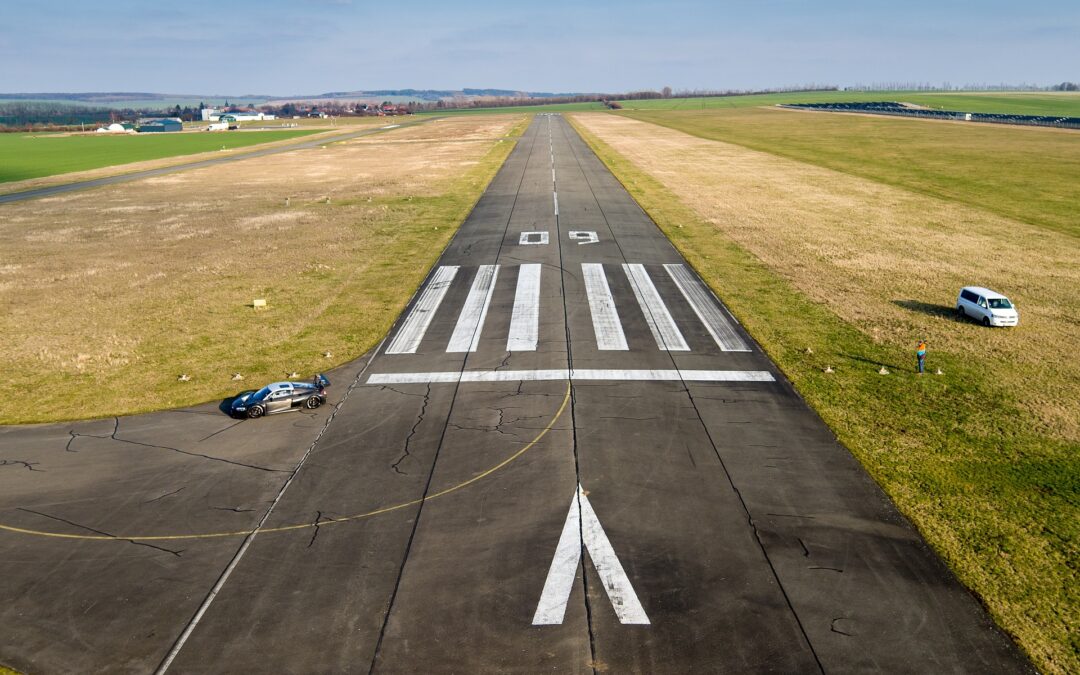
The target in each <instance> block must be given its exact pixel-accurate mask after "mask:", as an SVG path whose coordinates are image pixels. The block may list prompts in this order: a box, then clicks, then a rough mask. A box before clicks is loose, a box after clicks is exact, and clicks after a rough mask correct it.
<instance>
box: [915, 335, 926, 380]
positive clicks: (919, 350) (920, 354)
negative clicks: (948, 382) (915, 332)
mask: <svg viewBox="0 0 1080 675" xmlns="http://www.w3.org/2000/svg"><path fill="white" fill-rule="evenodd" d="M915 357H916V358H918V360H919V369H918V373H919V374H920V375H922V374H923V372H925V370H926V340H919V346H918V347H916V348H915Z"/></svg>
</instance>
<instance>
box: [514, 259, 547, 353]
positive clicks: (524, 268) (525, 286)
mask: <svg viewBox="0 0 1080 675" xmlns="http://www.w3.org/2000/svg"><path fill="white" fill-rule="evenodd" d="M541 269H542V266H541V265H534V264H530V265H519V266H518V280H517V291H516V292H515V294H514V311H513V313H512V314H511V315H510V336H509V337H508V338H507V339H506V351H508V352H535V351H536V341H537V339H538V337H539V334H540V271H541Z"/></svg>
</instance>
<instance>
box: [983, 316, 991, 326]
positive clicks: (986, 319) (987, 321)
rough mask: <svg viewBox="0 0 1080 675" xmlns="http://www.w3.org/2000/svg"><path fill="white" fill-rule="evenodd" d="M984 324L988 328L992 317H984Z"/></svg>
mask: <svg viewBox="0 0 1080 675" xmlns="http://www.w3.org/2000/svg"><path fill="white" fill-rule="evenodd" d="M983 325H984V326H986V327H987V328H989V327H990V317H988V316H984V317H983Z"/></svg>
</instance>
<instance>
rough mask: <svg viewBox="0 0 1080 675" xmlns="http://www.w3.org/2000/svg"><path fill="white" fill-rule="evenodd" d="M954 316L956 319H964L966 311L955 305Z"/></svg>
mask: <svg viewBox="0 0 1080 675" xmlns="http://www.w3.org/2000/svg"><path fill="white" fill-rule="evenodd" d="M956 318H957V319H966V318H967V312H965V311H964V308H963V307H961V306H960V305H957V306H956Z"/></svg>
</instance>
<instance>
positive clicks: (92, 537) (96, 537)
mask: <svg viewBox="0 0 1080 675" xmlns="http://www.w3.org/2000/svg"><path fill="white" fill-rule="evenodd" d="M569 403H570V383H569V382H567V383H566V395H565V396H563V400H562V404H560V405H559V409H558V410H556V411H555V416H554V417H552V418H551V421H550V422H548V425H547V426H546V427H544V429H543V430H542V431H541V432H540V433H539V434H537V435H536V438H534V439H532V440H531V441H529V443H528V444H527V445H526V446H525V447H524V448H522V449H521V450H518V451H517V452H515V453H514V454H512V455H510V456H509V457H507V458H506V459H504V460H503V461H501V462H499V463H498V464H496V465H495V466H493V467H491V468H489V469H487V470H486V471H484V472H482V473H480V474H478V475H476V476H473V477H472V478H470V479H469V480H467V481H464V482H461V483H458V484H457V485H454V486H452V487H448V488H446V489H445V490H441V491H439V492H436V493H435V494H432V495H428V496H427V497H423V498H420V499H414V500H412V501H409V502H403V503H401V504H395V505H394V506H385V507H383V508H380V509H375V510H374V511H368V512H366V513H357V514H355V515H352V516H345V517H344V518H335V519H334V520H325V521H321V522H319V523H318V525H316V524H315V523H302V524H299V525H282V526H281V527H265V528H263V529H261V530H259V533H260V534H266V533H270V532H289V531H292V530H306V529H308V528H312V527H316V526H317V527H327V526H329V525H336V524H338V523H347V522H350V521H354V520H362V519H364V518H372V517H374V516H379V515H382V514H384V513H390V512H391V511H398V510H401V509H405V508H408V507H410V506H416V505H418V504H420V503H422V502H429V501H431V500H432V499H438V498H439V497H445V496H446V495H448V494H451V493H454V492H457V491H458V490H461V489H463V488H466V487H468V486H469V485H472V484H473V483H475V482H477V481H479V480H482V479H484V478H487V477H488V476H490V475H491V474H493V473H495V472H496V471H499V470H500V469H502V468H504V467H506V466H507V465H508V464H510V463H511V462H513V461H514V460H516V459H518V458H519V457H521V456H522V455H524V454H525V453H526V452H528V451H529V450H530V449H532V447H533V446H535V445H536V444H537V443H539V442H540V440H541V439H542V438H544V436H547V434H548V432H549V431H551V430H552V429H553V428H554V427H555V423H556V422H558V421H559V418H560V417H562V415H563V413H564V412H566V406H567V405H568V404H569ZM0 530H6V531H7V532H16V533H18V534H29V535H33V536H36V537H52V538H54V539H79V540H84V541H86V540H88V541H176V540H180V539H216V538H220V537H246V536H247V535H249V534H251V530H239V531H235V532H204V533H201V534H154V535H145V536H144V535H119V534H118V535H114V536H106V535H101V534H65V533H62V532H46V531H44V530H30V529H26V528H22V527H14V526H11V525H4V524H3V523H0Z"/></svg>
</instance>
